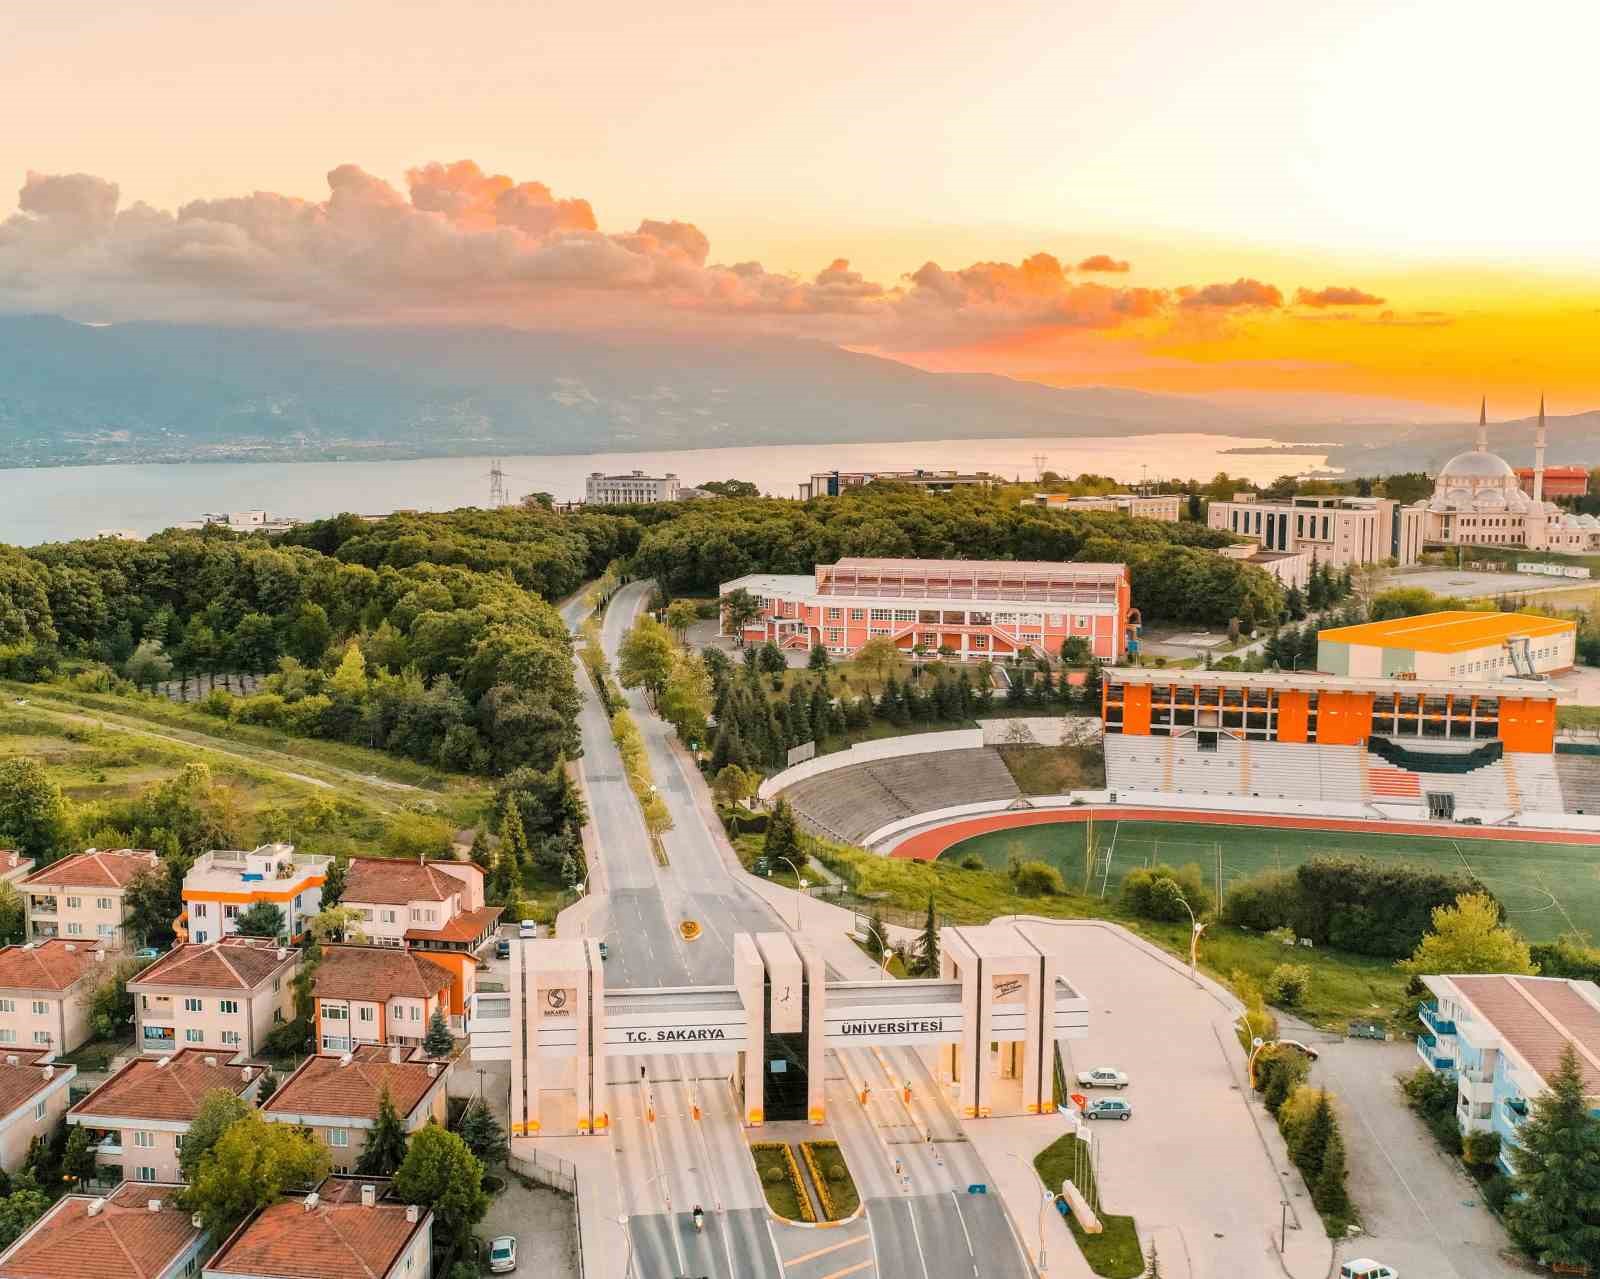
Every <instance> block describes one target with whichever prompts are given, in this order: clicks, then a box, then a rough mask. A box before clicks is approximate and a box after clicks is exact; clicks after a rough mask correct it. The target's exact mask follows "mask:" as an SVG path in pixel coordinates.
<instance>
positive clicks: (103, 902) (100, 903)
mask: <svg viewBox="0 0 1600 1279" xmlns="http://www.w3.org/2000/svg"><path fill="white" fill-rule="evenodd" d="M94 905H95V909H96V910H110V909H111V898H109V897H96V898H95V899H94Z"/></svg>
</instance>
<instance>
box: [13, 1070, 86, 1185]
mask: <svg viewBox="0 0 1600 1279" xmlns="http://www.w3.org/2000/svg"><path fill="white" fill-rule="evenodd" d="M48 1056H49V1054H47V1053H45V1052H42V1051H39V1050H36V1049H35V1050H30V1049H27V1048H19V1049H16V1050H13V1051H11V1052H7V1053H6V1054H5V1055H4V1056H3V1057H0V1169H4V1170H5V1171H6V1172H8V1173H12V1172H16V1171H17V1169H19V1168H21V1167H22V1165H23V1164H24V1163H25V1162H26V1161H27V1157H28V1146H29V1144H30V1143H31V1142H32V1141H33V1139H34V1138H35V1137H49V1136H50V1135H51V1134H52V1133H53V1132H55V1130H56V1128H57V1127H58V1126H59V1125H60V1123H61V1117H62V1116H63V1115H65V1114H66V1113H67V1102H68V1100H69V1092H70V1088H71V1084H72V1080H73V1078H74V1077H75V1076H76V1075H77V1073H78V1068H77V1067H76V1066H61V1065H57V1064H55V1063H54V1062H52V1061H49V1060H47V1058H48Z"/></svg>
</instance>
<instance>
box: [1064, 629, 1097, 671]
mask: <svg viewBox="0 0 1600 1279" xmlns="http://www.w3.org/2000/svg"><path fill="white" fill-rule="evenodd" d="M1093 656H1094V650H1093V649H1092V648H1090V647H1089V641H1088V640H1086V639H1084V638H1083V636H1081V635H1069V636H1067V638H1066V639H1064V640H1062V641H1061V660H1062V661H1063V662H1065V663H1066V664H1067V665H1068V666H1082V665H1083V664H1084V663H1085V662H1087V661H1088V660H1089V659H1090V658H1091V657H1093Z"/></svg>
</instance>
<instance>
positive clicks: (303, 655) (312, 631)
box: [285, 601, 333, 666]
mask: <svg viewBox="0 0 1600 1279" xmlns="http://www.w3.org/2000/svg"><path fill="white" fill-rule="evenodd" d="M332 642H333V627H331V626H330V625H329V624H328V611H327V609H325V608H323V607H322V605H320V604H313V603H310V602H309V601H308V602H307V603H304V604H302V605H301V606H300V611H299V612H298V613H296V614H295V618H294V621H293V622H291V623H290V624H289V633H288V643H287V644H286V645H285V647H287V648H288V650H289V651H290V652H291V653H293V654H294V655H295V656H296V657H297V658H299V659H300V661H301V662H303V663H304V664H305V665H307V666H320V665H321V664H322V657H323V654H324V653H326V652H327V651H328V645H329V644H330V643H332Z"/></svg>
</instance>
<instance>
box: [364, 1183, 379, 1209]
mask: <svg viewBox="0 0 1600 1279" xmlns="http://www.w3.org/2000/svg"><path fill="white" fill-rule="evenodd" d="M377 1202H378V1188H377V1187H376V1186H374V1185H372V1184H371V1183H368V1184H366V1185H363V1186H362V1187H361V1206H362V1207H363V1208H372V1207H375V1206H376V1205H377Z"/></svg>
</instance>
